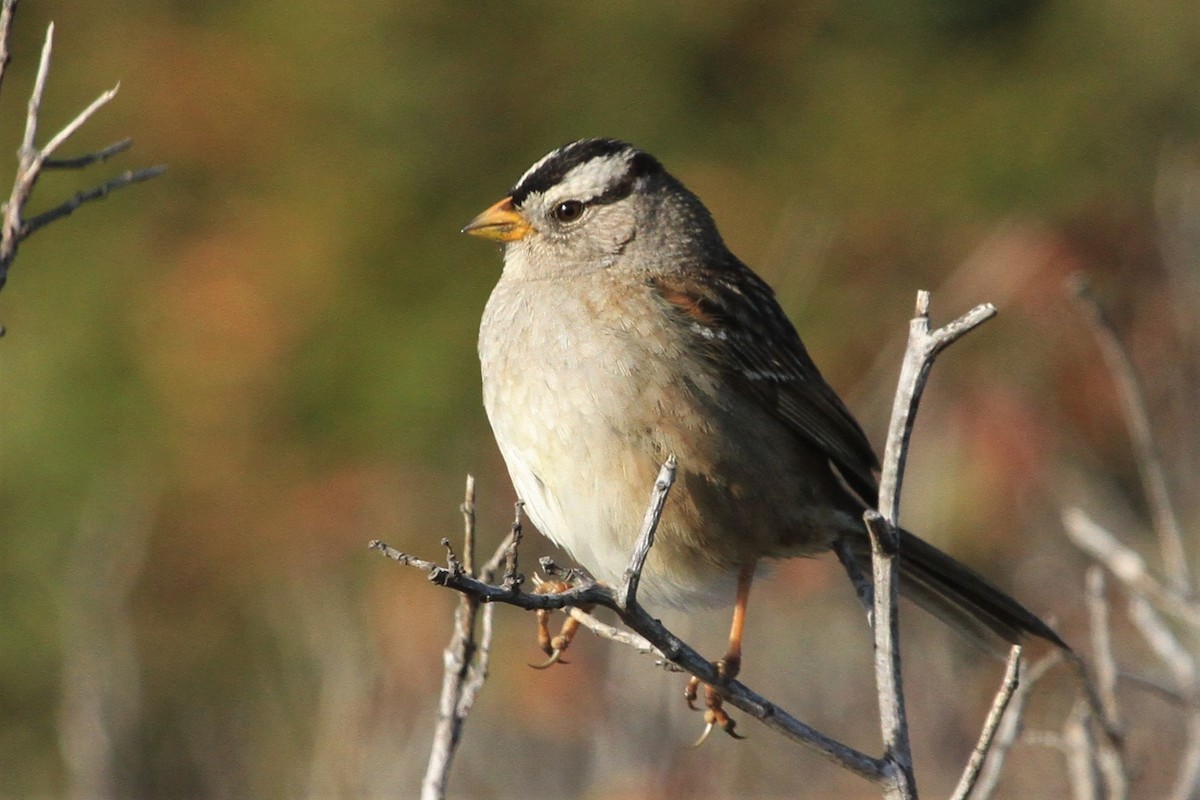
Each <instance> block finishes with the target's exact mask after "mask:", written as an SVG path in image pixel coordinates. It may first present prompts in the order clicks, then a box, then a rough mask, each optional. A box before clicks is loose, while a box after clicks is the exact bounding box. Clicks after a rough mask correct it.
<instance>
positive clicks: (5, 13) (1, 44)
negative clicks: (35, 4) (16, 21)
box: [0, 0, 17, 87]
mask: <svg viewBox="0 0 1200 800" xmlns="http://www.w3.org/2000/svg"><path fill="white" fill-rule="evenodd" d="M16 13H17V0H4V4H3V6H0V87H3V85H4V73H5V72H7V71H8V62H10V61H12V53H10V52H9V49H8V36H9V34H10V33H11V32H12V23H13V16H14V15H15V14H16Z"/></svg>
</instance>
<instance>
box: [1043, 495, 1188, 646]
mask: <svg viewBox="0 0 1200 800" xmlns="http://www.w3.org/2000/svg"><path fill="white" fill-rule="evenodd" d="M1063 526H1064V527H1065V528H1066V531H1067V535H1068V536H1069V537H1070V538H1071V541H1072V542H1074V543H1075V545H1076V546H1077V547H1079V548H1080V549H1081V550H1083V551H1084V552H1085V553H1087V554H1088V555H1090V556H1091V557H1092V558H1094V559H1096V560H1097V561H1099V562H1100V563H1101V564H1103V565H1104V566H1105V567H1106V568H1107V569H1108V571H1109V572H1111V573H1112V574H1113V575H1114V576H1116V578H1117V579H1118V580H1120V581H1121V582H1122V583H1124V584H1125V585H1126V586H1127V587H1128V588H1129V589H1130V590H1131V591H1133V592H1134V593H1137V594H1141V595H1143V596H1144V597H1145V598H1146V599H1147V600H1148V601H1149V602H1151V603H1152V604H1154V607H1155V608H1157V609H1158V610H1159V611H1162V612H1163V613H1164V614H1169V615H1171V616H1172V617H1175V618H1176V619H1178V620H1180V621H1182V622H1185V623H1187V624H1188V625H1191V626H1192V627H1193V628H1196V629H1200V603H1197V602H1195V601H1194V600H1190V599H1186V598H1184V597H1182V596H1181V595H1179V594H1177V593H1176V592H1172V591H1171V590H1170V589H1168V588H1167V587H1166V586H1164V585H1163V584H1162V582H1161V581H1159V579H1158V578H1156V577H1155V576H1154V575H1152V574H1151V573H1150V570H1149V568H1147V566H1146V560H1145V559H1144V558H1142V556H1141V554H1139V553H1138V552H1137V551H1136V550H1134V549H1132V548H1130V547H1127V546H1125V545H1124V544H1122V543H1121V542H1120V541H1118V540H1117V538H1116V537H1115V536H1113V535H1112V534H1111V533H1109V532H1108V531H1107V530H1106V529H1104V528H1103V527H1101V526H1100V525H1097V524H1096V523H1095V522H1093V521H1092V520H1091V519H1090V518H1089V517H1088V516H1087V514H1085V513H1084V512H1083V511H1082V510H1080V509H1078V508H1069V509H1067V510H1066V511H1064V512H1063Z"/></svg>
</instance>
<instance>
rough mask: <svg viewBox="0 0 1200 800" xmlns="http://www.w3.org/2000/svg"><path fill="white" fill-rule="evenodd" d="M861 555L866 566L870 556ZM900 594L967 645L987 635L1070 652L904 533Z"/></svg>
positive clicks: (966, 572) (984, 584)
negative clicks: (1041, 642) (1029, 638)
mask: <svg viewBox="0 0 1200 800" xmlns="http://www.w3.org/2000/svg"><path fill="white" fill-rule="evenodd" d="M868 548H869V545H868ZM856 555H858V554H857V553H856ZM863 555H864V556H865V557H866V559H867V560H868V563H869V559H870V553H869V550H868V551H867V552H864V553H863ZM900 593H901V594H902V595H904V596H905V597H907V598H908V599H910V600H912V601H913V602H915V603H916V604H917V605H919V606H921V607H922V608H924V609H925V610H926V611H928V612H929V613H931V614H933V615H934V616H935V617H937V618H938V619H940V620H942V621H943V622H945V623H946V624H947V625H949V626H950V627H952V628H954V629H955V630H957V631H959V632H961V633H963V634H964V635H966V636H967V638H969V639H972V640H976V641H980V642H982V643H986V642H988V641H989V636H988V634H989V633H990V634H994V635H996V636H999V637H1000V638H1001V639H1004V640H1005V641H1008V642H1011V643H1013V644H1018V643H1020V641H1021V639H1022V638H1023V636H1024V635H1026V634H1030V635H1033V636H1037V637H1040V638H1042V639H1045V640H1046V641H1048V642H1051V643H1052V644H1055V645H1057V646H1059V647H1061V648H1063V649H1064V650H1067V651H1070V650H1071V648H1070V646H1068V645H1067V643H1066V642H1064V641H1063V640H1062V639H1061V638H1059V635H1058V634H1057V633H1055V632H1054V631H1053V630H1052V629H1051V628H1050V626H1049V625H1047V624H1046V623H1044V622H1042V621H1041V620H1040V619H1039V618H1038V616H1037V615H1036V614H1034V613H1033V612H1032V611H1030V610H1029V609H1027V608H1025V606H1023V605H1021V604H1020V603H1018V602H1017V601H1016V600H1014V599H1013V598H1012V597H1010V596H1009V595H1008V594H1006V593H1005V592H1004V591H1003V590H1001V589H1000V588H998V587H997V586H995V585H994V584H993V583H992V582H991V581H989V580H988V579H987V578H985V577H983V576H982V575H980V574H979V573H978V572H976V571H975V570H973V569H971V568H970V567H968V566H967V565H965V564H961V563H959V562H958V561H956V560H955V559H953V558H951V557H950V556H948V555H946V554H945V553H943V552H942V551H941V550H938V549H937V548H936V547H934V546H933V545H931V544H929V543H928V542H925V541H923V540H922V539H920V538H918V537H917V536H915V535H913V534H911V533H909V532H908V531H905V530H902V531H900Z"/></svg>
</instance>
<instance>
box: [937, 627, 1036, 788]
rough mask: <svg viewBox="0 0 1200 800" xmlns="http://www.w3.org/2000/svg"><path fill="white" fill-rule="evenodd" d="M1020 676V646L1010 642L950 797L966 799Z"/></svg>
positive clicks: (981, 767) (994, 738)
mask: <svg viewBox="0 0 1200 800" xmlns="http://www.w3.org/2000/svg"><path fill="white" fill-rule="evenodd" d="M1020 675H1021V646H1020V645H1019V644H1014V645H1013V646H1012V649H1011V650H1009V651H1008V664H1007V666H1006V667H1005V669H1004V678H1003V679H1002V680H1001V681H1000V688H999V689H998V690H997V691H996V698H995V699H994V700H993V701H992V708H991V710H990V711H988V715H987V719H985V720H984V722H983V730H981V731H980V732H979V741H978V742H976V743H975V749H974V750H972V751H971V758H970V759H969V760H968V761H967V766H966V767H965V768H964V769H963V774H962V777H960V778H959V779H958V785H957V786H956V787H955V788H954V794H952V795H951V796H950V800H967V798H968V797H969V796H970V795H971V792H972V791H974V789H975V785H976V783H977V782H978V781H979V774H980V772H981V771H982V770H983V763H984V761H986V760H987V757H988V752H989V751H990V750H991V749H992V744H993V743H994V742H995V741H996V734H997V733H998V732H999V730H1000V721H1001V720H1002V719H1004V711H1005V709H1007V708H1008V704H1009V702H1011V701H1012V698H1013V694H1015V693H1016V691H1017V687H1018V686H1020V685H1021V678H1020Z"/></svg>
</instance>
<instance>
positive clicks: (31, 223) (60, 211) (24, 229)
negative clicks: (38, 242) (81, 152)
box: [20, 164, 167, 241]
mask: <svg viewBox="0 0 1200 800" xmlns="http://www.w3.org/2000/svg"><path fill="white" fill-rule="evenodd" d="M166 171H167V167H166V165H165V164H159V165H157V166H153V167H147V168H145V169H134V170H126V171H125V172H122V173H121V174H120V175H117V176H116V177H114V178H110V179H109V180H107V181H105V182H104V183H102V184H100V185H99V186H96V187H93V188H91V189H85V190H84V191H81V192H76V193H75V194H74V195H72V196H71V197H70V198H69V199H68V200H65V201H63V202H62V203H61V204H59V205H57V206H55V207H54V208H52V209H50V210H49V211H43V212H42V213H41V214H38V215H37V216H36V217H34V218H33V219H31V220H28V221H27V222H26V223H25V224H24V225H22V226H21V236H20V238H21V240H22V241H24V240H25V239H28V238H29V237H30V236H32V235H33V234H34V233H35V232H37V231H38V230H40V229H42V228H44V227H46V226H47V225H49V224H50V223H51V222H55V221H57V220H60V219H62V218H63V217H67V216H70V215H71V214H73V213H75V211H76V210H77V209H78V208H79V207H80V206H81V205H83V204H84V203H88V202H91V201H92V200H103V199H104V198H105V197H108V196H109V195H110V194H112V193H113V192H115V191H116V190H118V189H123V188H125V187H126V186H131V185H133V184H135V183H141V182H142V181H148V180H150V179H151V178H157V177H158V176H159V175H162V174H163V173H164V172H166Z"/></svg>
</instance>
